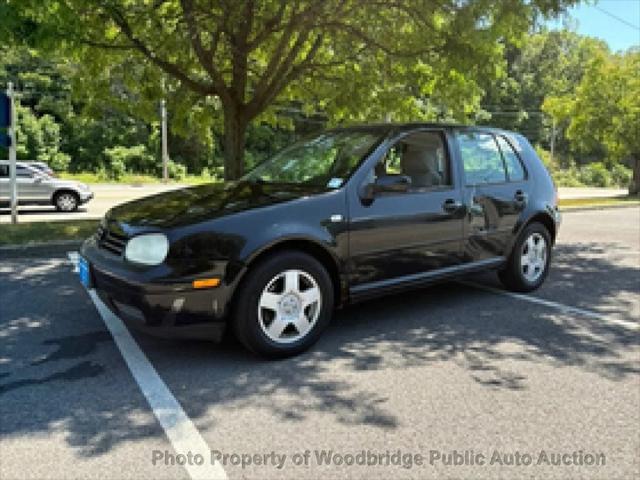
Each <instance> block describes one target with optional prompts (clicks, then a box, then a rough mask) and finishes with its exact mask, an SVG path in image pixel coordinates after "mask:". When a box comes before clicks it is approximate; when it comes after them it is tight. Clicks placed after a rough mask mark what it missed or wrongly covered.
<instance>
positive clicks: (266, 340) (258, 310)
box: [234, 251, 334, 357]
mask: <svg viewBox="0 0 640 480" xmlns="http://www.w3.org/2000/svg"><path fill="white" fill-rule="evenodd" d="M333 296H334V292H333V283H332V281H331V277H330V276H329V274H328V273H327V270H326V269H325V268H324V267H323V266H322V264H321V263H320V262H318V260H316V259H315V258H314V257H311V256H310V255H307V254H305V253H302V252H297V251H284V252H278V253H275V254H273V255H271V256H269V257H266V258H265V259H263V260H262V261H259V262H258V263H257V264H256V265H254V266H253V267H252V268H251V270H250V271H249V272H247V273H246V275H245V278H244V280H243V282H242V284H241V285H240V286H239V287H238V297H237V299H236V301H235V318H234V330H235V333H236V336H237V337H238V339H239V340H240V341H241V342H242V343H243V344H244V345H245V346H246V347H248V348H249V349H250V350H253V351H254V352H256V353H259V354H261V355H266V356H272V357H284V356H289V355H294V354H296V353H300V352H302V351H303V350H306V349H307V348H309V347H310V346H311V345H312V344H313V343H315V341H316V340H317V339H318V338H319V337H320V334H321V333H322V330H323V329H324V327H326V325H327V324H328V322H329V320H330V318H331V314H332V310H333Z"/></svg>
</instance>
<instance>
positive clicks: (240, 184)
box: [80, 124, 560, 356]
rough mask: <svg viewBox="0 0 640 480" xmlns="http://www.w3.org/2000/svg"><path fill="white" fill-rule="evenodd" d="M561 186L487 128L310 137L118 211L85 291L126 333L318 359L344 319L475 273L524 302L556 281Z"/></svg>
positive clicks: (90, 261)
mask: <svg viewBox="0 0 640 480" xmlns="http://www.w3.org/2000/svg"><path fill="white" fill-rule="evenodd" d="M559 221H560V215H559V213H558V208H557V195H556V189H555V186H554V184H553V181H552V180H551V177H550V176H549V173H548V172H547V170H546V169H545V168H544V166H543V164H542V163H541V161H540V159H539V158H538V157H537V155H536V153H535V151H534V150H533V148H532V147H531V145H530V144H529V142H528V141H527V140H526V139H525V138H524V137H522V136H521V135H519V134H516V133H512V132H507V131H503V130H496V129H491V128H480V127H466V126H457V125H437V124H404V125H389V124H385V125H369V126H361V127H353V128H344V129H336V130H331V131H327V132H324V133H321V134H319V135H316V136H314V137H311V138H307V139H305V140H303V141H300V142H298V143H296V144H293V145H291V146H290V147H288V148H287V149H285V150H283V151H281V152H280V153H278V154H277V155H275V156H274V157H273V158H271V159H270V160H267V161H265V162H264V163H261V164H259V165H258V166H257V167H256V168H255V169H253V170H252V171H251V172H249V173H248V174H247V175H245V176H244V177H243V178H242V179H240V180H238V181H235V182H231V183H227V184H224V185H223V184H210V185H203V186H197V187H192V188H185V189H181V190H176V191H171V192H168V193H162V194H159V195H154V196H151V197H147V198H144V199H140V200H136V201H133V202H129V203H126V204H123V205H120V206H117V207H115V208H113V209H111V210H110V211H109V212H108V213H107V215H106V216H105V218H104V219H103V220H102V222H101V225H100V227H99V230H98V232H97V233H96V234H95V235H94V236H93V237H91V238H89V239H88V240H86V241H85V243H84V245H83V247H82V251H81V258H80V272H81V277H82V278H83V282H84V283H85V284H86V285H87V286H90V287H93V288H95V290H96V291H97V292H98V294H99V295H100V297H101V298H102V299H103V301H104V302H105V303H106V304H107V305H108V306H109V307H110V308H111V309H113V310H114V311H115V312H116V313H117V314H118V315H120V316H121V317H122V318H123V319H125V321H127V323H129V324H131V325H132V326H134V327H138V328H141V329H143V330H146V331H148V332H151V333H155V334H158V335H165V336H169V337H198V338H209V339H219V338H220V337H221V335H222V334H223V332H224V329H225V327H226V326H227V325H229V326H230V327H232V328H233V330H234V332H235V334H236V335H237V337H238V338H239V339H240V341H241V342H242V343H243V344H244V345H245V346H246V347H248V348H249V349H250V350H252V351H254V352H256V353H259V354H262V355H267V356H286V355H292V354H295V353H298V352H301V351H303V350H305V349H307V348H308V347H309V346H311V345H312V344H313V343H314V342H315V341H316V340H317V339H318V337H319V336H320V334H321V333H322V331H323V329H324V328H325V327H326V326H327V324H328V323H329V321H330V319H331V316H332V313H333V310H334V308H335V307H338V306H341V305H345V304H347V303H350V302H355V301H358V300H362V299H366V298H368V297H374V296H378V295H381V294H385V293H389V292H392V291H396V290H399V289H404V288H407V287H415V286H420V285H424V284H426V283H429V282H433V281H438V280H442V279H446V278H450V277H453V276H458V275H462V274H466V273H469V272H474V271H482V270H489V269H493V270H497V271H498V275H499V277H500V279H501V281H502V282H503V283H504V285H505V286H506V287H507V288H509V289H512V290H516V291H521V292H527V291H530V290H534V289H536V288H538V287H539V286H540V285H541V284H542V282H543V281H544V279H545V277H546V276H547V272H548V270H549V262H550V259H551V248H552V246H553V244H554V240H555V237H556V234H557V230H558V225H559Z"/></svg>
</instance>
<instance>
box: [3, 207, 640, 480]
mask: <svg viewBox="0 0 640 480" xmlns="http://www.w3.org/2000/svg"><path fill="white" fill-rule="evenodd" d="M68 253H69V252H68V251H67V249H60V250H55V251H51V252H46V253H43V251H42V250H38V251H35V250H34V251H32V252H30V251H29V250H25V251H21V252H19V253H18V252H15V253H10V252H0V260H1V261H0V431H1V438H0V478H2V479H7V480H8V479H22V478H34V479H35V478H37V479H43V478H52V479H53V478H55V479H58V478H72V477H73V478H81V477H82V478H126V479H130V478H131V479H132V478H157V479H162V478H225V477H227V478H229V479H240V478H249V479H264V478H277V479H285V478H286V479H300V478H309V479H315V478H362V479H365V478H366V479H371V478H380V479H387V478H487V479H493V478H509V479H513V478H545V479H554V478H558V479H564V478H598V479H631V478H639V476H640V436H639V434H638V425H639V424H640V345H639V343H640V338H639V319H640V275H639V273H640V208H637V207H632V208H617V209H608V210H601V211H595V210H594V211H582V212H572V213H567V214H565V216H564V224H563V225H562V228H561V231H560V235H559V238H558V242H557V246H556V249H555V252H554V255H555V258H554V261H553V264H552V269H551V273H550V276H549V278H548V279H547V282H546V283H545V284H544V286H543V287H542V288H541V289H540V290H539V291H537V292H535V293H534V294H532V295H514V294H510V293H507V292H504V291H503V290H501V289H500V286H499V284H498V282H497V280H496V279H495V278H494V275H492V274H486V275H481V276H476V277H472V278H467V279H464V281H461V282H454V283H447V284H442V285H437V286H433V287H430V288H425V289H421V290H417V291H413V292H408V293H403V294H398V295H394V296H389V297H386V298H382V299H378V300H375V301H372V302H368V303H363V304H360V305H355V306H351V307H348V308H346V309H344V310H342V311H340V312H339V313H338V314H337V316H336V318H335V321H334V322H333V323H332V324H331V326H330V327H329V328H328V330H327V331H326V332H325V334H324V336H323V337H322V338H321V340H320V341H319V343H318V344H317V345H316V346H315V347H314V348H313V349H312V350H311V351H310V352H308V353H305V354H303V355H300V356H298V357H295V358H291V359H287V360H282V361H264V360H261V359H258V358H256V357H254V356H252V355H250V354H248V353H247V352H246V351H245V350H244V349H242V348H241V347H240V346H239V345H238V344H237V343H236V342H235V341H234V340H233V339H228V340H226V341H225V342H223V343H222V344H220V345H216V344H212V343H209V342H205V341H202V342H193V341H192V342H185V341H168V340H158V339H153V338H148V337H145V336H141V335H138V334H133V338H132V339H131V337H129V336H128V334H127V333H126V332H121V331H119V330H118V328H119V325H120V324H119V320H118V319H117V318H115V317H113V315H110V314H109V313H108V312H105V311H104V310H102V311H99V310H98V309H97V308H96V304H95V303H94V301H93V299H92V297H91V296H90V295H89V294H88V293H87V292H86V291H85V290H84V289H83V288H82V287H81V286H80V284H79V281H78V279H77V277H76V274H75V273H74V272H73V266H72V262H71V261H70V260H69V256H68ZM112 333H114V334H115V337H116V338H115V341H114V336H113V335H112ZM205 451H206V452H207V453H208V455H207V456H206V458H204V462H203V464H202V465H196V464H195V463H191V461H190V460H189V458H187V457H188V456H189V455H190V454H191V457H190V458H191V460H193V462H197V458H196V457H193V455H195V454H198V453H204V452H205ZM307 451H309V454H308V455H307V454H306V452H307ZM211 452H213V453H211ZM323 452H324V454H327V455H328V454H329V452H331V456H330V459H331V460H330V461H327V456H326V455H324V454H323ZM363 452H364V453H363ZM398 452H399V454H398ZM177 454H183V455H185V457H178V456H176V455H177ZM225 454H226V455H227V456H226V457H225V456H224V455H225ZM359 454H360V455H361V456H360V457H358V455H359ZM394 454H395V456H394ZM350 455H351V457H350ZM496 455H497V456H496ZM528 456H530V459H531V462H530V463H529V464H527V459H528V458H529V457H528ZM552 456H559V458H561V459H562V460H561V461H560V465H554V464H553V462H552V461H551V460H550V459H551V457H552ZM211 457H214V458H215V459H217V461H215V462H212V461H211V460H212V458H211ZM374 457H375V459H376V460H375V464H374V463H373V460H371V459H372V458H374ZM461 457H463V460H460V458H461ZM185 458H186V459H187V460H186V461H187V463H191V464H190V465H179V463H184V462H183V460H185ZM349 458H351V459H353V462H352V464H351V465H347V463H349V462H351V460H349ZM516 458H518V460H517V461H516V460H515V459H516ZM591 458H595V459H596V460H597V461H596V464H594V465H589V464H588V463H591V462H590V459H591ZM225 459H226V460H225ZM359 459H364V461H360V460H359ZM420 459H421V460H422V461H421V462H418V460H420ZM545 459H548V460H549V461H545ZM602 459H604V462H602ZM222 460H224V463H225V464H222V463H221V461H222ZM480 460H483V462H482V464H480ZM243 462H244V464H243ZM297 462H300V464H297ZM327 463H328V464H327ZM363 463H364V464H363ZM452 463H453V464H452ZM456 463H457V464H456Z"/></svg>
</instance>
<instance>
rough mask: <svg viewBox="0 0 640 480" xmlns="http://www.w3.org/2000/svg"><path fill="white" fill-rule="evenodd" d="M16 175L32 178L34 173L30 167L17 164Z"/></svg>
mask: <svg viewBox="0 0 640 480" xmlns="http://www.w3.org/2000/svg"><path fill="white" fill-rule="evenodd" d="M16 177H17V178H32V177H33V173H32V172H31V170H29V169H28V168H25V167H22V166H20V165H17V166H16Z"/></svg>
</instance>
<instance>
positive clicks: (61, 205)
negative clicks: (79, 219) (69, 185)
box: [53, 192, 80, 212]
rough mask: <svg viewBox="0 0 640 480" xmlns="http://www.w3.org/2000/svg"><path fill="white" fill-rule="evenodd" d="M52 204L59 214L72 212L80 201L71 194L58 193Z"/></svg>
mask: <svg viewBox="0 0 640 480" xmlns="http://www.w3.org/2000/svg"><path fill="white" fill-rule="evenodd" d="M53 203H54V205H55V207H56V209H57V210H58V211H60V212H74V211H76V210H77V209H78V205H79V204H80V201H79V199H78V196H77V195H76V194H75V193H73V192H60V193H58V194H56V196H55V198H54V200H53Z"/></svg>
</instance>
